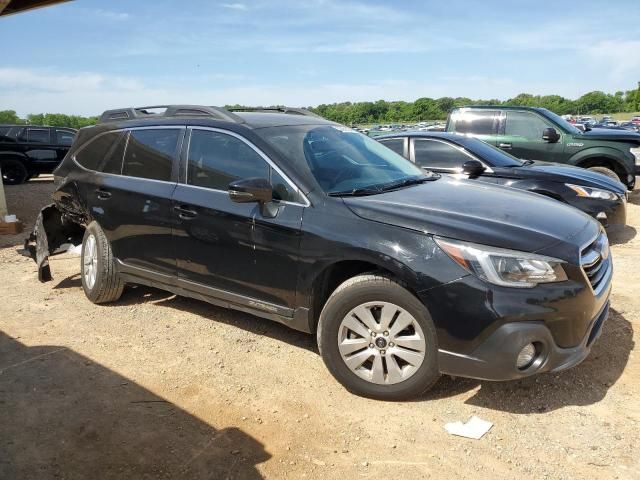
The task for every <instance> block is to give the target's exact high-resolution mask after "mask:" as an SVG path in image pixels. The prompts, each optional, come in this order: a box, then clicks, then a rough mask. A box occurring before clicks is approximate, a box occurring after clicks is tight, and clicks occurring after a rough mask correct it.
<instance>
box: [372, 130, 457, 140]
mask: <svg viewBox="0 0 640 480" xmlns="http://www.w3.org/2000/svg"><path fill="white" fill-rule="evenodd" d="M399 137H426V138H442V139H444V140H457V139H460V138H461V137H465V135H463V134H461V133H452V132H421V131H417V130H416V131H411V130H407V131H405V132H395V133H389V134H387V135H379V136H377V137H375V140H383V139H385V138H399Z"/></svg>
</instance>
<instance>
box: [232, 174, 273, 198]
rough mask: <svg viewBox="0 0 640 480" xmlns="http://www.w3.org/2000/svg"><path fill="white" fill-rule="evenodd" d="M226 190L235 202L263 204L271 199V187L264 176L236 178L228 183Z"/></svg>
mask: <svg viewBox="0 0 640 480" xmlns="http://www.w3.org/2000/svg"><path fill="white" fill-rule="evenodd" d="M227 192H228V193H229V198H230V199H231V201H233V202H236V203H252V202H258V203H260V204H265V203H269V202H271V201H272V200H273V187H272V186H271V183H269V180H267V179H265V178H248V179H246V180H236V181H235V182H231V183H230V184H229V187H228V190H227Z"/></svg>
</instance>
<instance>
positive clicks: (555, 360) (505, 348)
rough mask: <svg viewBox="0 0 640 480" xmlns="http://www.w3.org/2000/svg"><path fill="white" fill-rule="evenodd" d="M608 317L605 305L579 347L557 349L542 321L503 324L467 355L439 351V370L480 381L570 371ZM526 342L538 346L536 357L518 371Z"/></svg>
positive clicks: (592, 342)
mask: <svg viewBox="0 0 640 480" xmlns="http://www.w3.org/2000/svg"><path fill="white" fill-rule="evenodd" d="M608 315H609V303H608V302H607V303H606V304H605V306H604V308H603V309H602V311H600V312H599V313H598V315H596V317H595V318H594V319H593V320H592V322H591V324H590V326H589V329H588V331H587V334H586V335H585V336H584V338H583V339H582V341H581V342H580V344H579V345H577V346H575V347H571V348H561V347H559V346H558V345H557V344H556V343H555V341H554V339H553V336H552V335H551V332H550V331H549V329H548V328H547V327H546V326H545V325H544V323H543V322H513V323H507V324H504V325H502V326H501V327H500V328H498V329H497V330H496V331H495V332H493V334H492V335H491V336H490V337H489V338H487V339H486V340H485V341H484V342H483V343H482V344H481V345H480V346H479V347H478V348H477V349H476V350H474V351H473V352H472V353H471V354H468V355H463V354H459V353H454V352H449V351H447V350H439V352H438V362H439V366H440V371H441V372H442V373H446V374H449V375H454V376H460V377H470V378H477V379H481V380H516V379H519V378H524V377H528V376H531V375H534V374H537V373H542V372H557V371H560V370H564V369H567V368H571V367H573V366H575V365H578V364H579V363H580V362H582V361H583V360H584V359H585V358H587V356H588V355H589V352H590V351H591V347H592V346H593V344H594V342H595V341H596V339H597V338H598V337H599V336H600V333H601V332H602V325H603V324H604V322H605V320H606V319H607V317H608ZM529 343H533V344H535V345H536V347H538V352H537V357H536V359H535V360H534V361H533V362H532V363H531V365H530V366H528V367H527V368H524V369H519V368H517V366H516V359H517V357H518V353H519V352H520V350H521V349H522V348H523V347H524V346H525V345H527V344H529Z"/></svg>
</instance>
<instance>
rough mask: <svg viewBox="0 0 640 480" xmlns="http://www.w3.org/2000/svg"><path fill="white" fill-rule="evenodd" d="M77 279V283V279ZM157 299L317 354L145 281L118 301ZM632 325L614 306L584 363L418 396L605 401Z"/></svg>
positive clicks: (550, 404) (538, 405) (270, 325)
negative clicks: (472, 392)
mask: <svg viewBox="0 0 640 480" xmlns="http://www.w3.org/2000/svg"><path fill="white" fill-rule="evenodd" d="M76 282H77V283H76ZM79 282H80V280H79V278H74V277H73V276H72V277H69V278H68V279H64V280H62V281H61V282H60V283H59V284H58V286H60V285H62V284H68V285H69V286H74V287H75V286H76V284H77V285H80V283H79ZM146 302H153V303H154V305H158V306H164V307H170V308H175V309H178V310H181V311H188V312H190V313H192V314H195V315H199V316H202V317H204V318H208V319H210V320H211V321H215V322H222V323H226V324H228V325H231V326H234V327H237V328H241V329H243V330H246V331H249V332H251V333H255V334H259V335H266V336H268V337H270V338H274V339H277V340H280V341H282V342H285V343H288V344H290V345H293V346H294V347H297V348H303V349H306V350H309V351H313V352H316V353H318V348H317V345H316V342H315V335H309V334H306V333H303V332H298V331H296V330H292V329H290V328H288V327H286V326H284V325H280V324H278V323H275V322H271V321H269V320H264V319H261V318H258V317H254V316H252V315H249V314H246V313H242V312H237V311H233V310H229V309H224V308H221V307H216V306H213V305H210V304H208V303H206V302H202V301H199V300H193V299H190V298H185V297H180V296H176V295H173V294H171V293H169V292H165V291H163V290H158V289H155V288H150V287H144V286H128V287H127V288H126V289H125V293H124V294H123V296H122V298H121V299H120V300H119V301H118V302H117V303H116V305H134V304H140V303H146ZM633 347H634V342H633V327H632V326H631V323H630V322H629V321H628V320H627V319H626V318H625V317H624V315H622V314H621V313H620V312H617V311H616V310H614V309H611V310H610V313H609V318H608V319H607V321H606V322H605V324H604V326H603V328H602V333H601V335H600V338H599V339H598V340H597V341H596V342H595V344H594V345H593V347H592V350H591V353H590V354H589V356H588V357H587V358H586V360H585V361H584V362H582V363H581V364H580V365H578V366H576V367H573V368H571V369H569V370H565V371H561V372H557V373H544V374H540V375H535V376H533V377H528V378H526V379H523V380H515V381H508V382H490V381H478V380H472V379H466V378H452V377H448V376H444V377H443V378H442V379H441V380H440V381H439V382H438V383H437V384H436V385H435V386H434V387H433V388H432V389H431V390H430V391H428V392H427V393H426V394H425V395H424V396H423V397H421V398H419V399H417V400H416V401H430V400H437V399H445V398H450V397H452V396H455V395H459V394H462V393H465V392H468V391H471V390H473V389H476V388H478V387H480V388H479V390H478V391H477V392H475V394H474V395H473V396H472V397H471V398H469V399H468V400H466V403H468V404H472V405H477V406H481V407H484V408H490V409H494V410H500V411H506V412H511V413H521V414H526V413H544V412H548V411H553V410H556V409H559V408H562V407H565V406H570V405H578V406H579V405H590V404H593V403H597V402H599V401H600V400H602V399H603V398H604V397H605V395H606V394H607V391H608V390H609V388H610V387H611V386H612V385H614V384H615V383H616V381H617V380H618V378H620V376H621V375H622V373H623V371H624V369H625V367H626V365H627V362H628V360H629V354H630V352H631V351H632V350H633Z"/></svg>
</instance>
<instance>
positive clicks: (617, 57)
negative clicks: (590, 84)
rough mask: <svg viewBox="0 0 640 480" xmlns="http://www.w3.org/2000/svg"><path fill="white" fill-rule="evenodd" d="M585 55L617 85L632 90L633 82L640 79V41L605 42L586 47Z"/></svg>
mask: <svg viewBox="0 0 640 480" xmlns="http://www.w3.org/2000/svg"><path fill="white" fill-rule="evenodd" d="M583 53H584V54H585V55H586V57H587V58H588V59H589V61H590V62H591V63H592V64H593V65H592V66H593V67H596V68H597V69H598V70H600V71H601V72H602V75H605V76H606V77H607V78H609V79H610V80H611V81H613V82H615V83H616V84H617V85H627V87H628V88H632V87H633V86H634V85H633V80H635V79H637V78H640V40H616V41H613V40H604V41H601V42H597V43H593V44H591V45H588V46H586V47H585V48H584V50H583ZM620 82H623V83H622V84H621V83H620Z"/></svg>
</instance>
